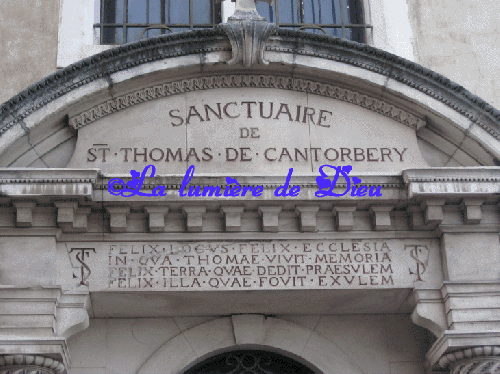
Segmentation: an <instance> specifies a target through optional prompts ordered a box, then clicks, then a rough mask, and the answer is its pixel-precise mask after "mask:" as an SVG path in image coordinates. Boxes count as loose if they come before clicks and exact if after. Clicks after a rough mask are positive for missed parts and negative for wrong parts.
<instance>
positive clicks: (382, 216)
mask: <svg viewBox="0 0 500 374" xmlns="http://www.w3.org/2000/svg"><path fill="white" fill-rule="evenodd" d="M392 209H394V207H393V206H392V205H372V206H371V207H370V217H371V219H372V226H373V228H374V229H375V230H377V231H382V230H391V229H392V223H391V211H392Z"/></svg>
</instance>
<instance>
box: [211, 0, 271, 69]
mask: <svg viewBox="0 0 500 374" xmlns="http://www.w3.org/2000/svg"><path fill="white" fill-rule="evenodd" d="M251 2H252V3H253V1H251ZM253 8H254V9H255V3H254V4H253ZM219 27H221V28H222V29H223V30H224V31H225V33H226V34H227V36H228V38H229V41H230V42H231V50H232V54H233V55H232V58H231V60H229V61H227V64H228V65H235V64H238V63H240V62H241V63H242V64H243V66H244V67H246V68H248V67H251V66H252V65H255V64H257V63H259V64H263V65H268V64H269V62H267V61H266V60H265V59H264V49H265V47H266V42H267V39H268V38H269V36H270V35H271V34H273V33H275V32H276V30H277V28H278V27H277V26H276V24H274V23H268V22H266V21H265V19H264V18H263V17H260V16H259V15H258V13H257V10H254V11H249V12H243V11H239V10H238V9H237V10H236V12H235V14H234V15H233V16H231V17H229V21H228V22H227V23H223V24H221V25H219Z"/></svg>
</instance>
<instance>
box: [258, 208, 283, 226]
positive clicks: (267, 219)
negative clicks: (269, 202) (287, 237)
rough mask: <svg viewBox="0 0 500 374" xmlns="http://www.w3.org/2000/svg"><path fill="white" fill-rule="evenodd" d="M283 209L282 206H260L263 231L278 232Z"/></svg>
mask: <svg viewBox="0 0 500 374" xmlns="http://www.w3.org/2000/svg"><path fill="white" fill-rule="evenodd" d="M282 209H283V208H282V207H281V206H259V214H260V215H261V216H262V230H263V231H266V232H278V216H279V214H280V212H281V210H282Z"/></svg>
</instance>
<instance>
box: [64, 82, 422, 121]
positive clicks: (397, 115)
mask: <svg viewBox="0 0 500 374" xmlns="http://www.w3.org/2000/svg"><path fill="white" fill-rule="evenodd" d="M235 87H255V88H277V89H283V90H290V91H296V92H306V93H311V94H315V95H319V96H325V97H330V98H333V99H337V100H340V101H346V102H349V103H352V104H355V105H358V106H361V107H363V108H366V109H368V110H371V111H374V112H376V113H380V114H382V115H384V116H386V117H389V118H391V119H393V120H395V121H397V122H400V123H402V124H403V125H406V126H408V127H410V128H412V129H415V130H417V129H419V128H420V127H422V126H424V125H425V120H424V119H423V118H419V117H417V116H415V115H414V114H411V113H409V112H407V111H405V110H404V109H401V108H398V107H397V106H395V105H393V104H390V103H388V102H386V101H383V100H379V99H375V98H373V97H371V96H368V95H364V94H361V93H359V92H356V91H353V90H349V89H346V88H342V87H338V86H332V85H330V84H324V83H319V82H315V81H311V80H307V79H298V78H292V77H285V76H276V75H218V76H209V77H200V78H191V79H183V80H180V81H174V82H169V83H164V84H162V85H156V86H151V87H147V88H143V89H140V90H137V91H134V92H132V93H128V94H126V95H123V96H119V97H116V98H114V99H112V100H108V101H106V102H104V103H100V104H97V105H95V106H93V107H92V108H90V109H88V110H86V111H85V112H82V113H80V114H78V115H76V116H74V117H72V118H70V119H69V124H70V125H71V126H72V127H73V128H75V129H79V128H80V127H83V126H86V125H88V124H90V123H92V122H94V121H96V120H98V119H99V118H103V117H105V116H107V115H109V114H112V113H115V112H118V111H120V110H123V109H126V108H129V107H131V106H134V105H136V104H140V103H143V102H147V101H150V100H154V99H158V98H161V97H167V96H171V95H177V94H182V93H186V92H193V91H198V90H210V89H217V88H235Z"/></svg>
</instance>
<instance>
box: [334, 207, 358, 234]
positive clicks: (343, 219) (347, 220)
mask: <svg viewBox="0 0 500 374" xmlns="http://www.w3.org/2000/svg"><path fill="white" fill-rule="evenodd" d="M355 211H356V206H355V205H353V206H334V207H333V210H332V212H333V214H334V217H335V228H336V229H337V230H338V231H351V230H352V228H353V227H354V216H353V213H354V212H355Z"/></svg>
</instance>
